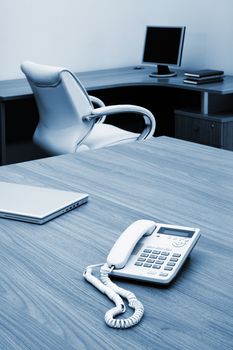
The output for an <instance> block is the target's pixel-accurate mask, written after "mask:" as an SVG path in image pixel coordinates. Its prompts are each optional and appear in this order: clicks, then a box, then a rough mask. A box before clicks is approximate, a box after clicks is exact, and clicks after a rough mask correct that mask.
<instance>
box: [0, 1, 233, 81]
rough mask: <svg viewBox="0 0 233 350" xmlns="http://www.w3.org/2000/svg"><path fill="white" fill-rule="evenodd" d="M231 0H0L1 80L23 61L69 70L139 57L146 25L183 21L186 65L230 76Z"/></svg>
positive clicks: (130, 61)
mask: <svg viewBox="0 0 233 350" xmlns="http://www.w3.org/2000/svg"><path fill="white" fill-rule="evenodd" d="M232 15H233V1H232V0H221V1H218V2H217V3H216V1H213V0H65V1H63V0H40V1H33V0H20V1H19V0H0V43H1V54H0V79H13V78H18V77H22V73H21V72H20V68H19V66H20V63H21V62H22V61H24V60H26V59H30V60H34V61H36V62H41V63H46V64H53V65H62V66H67V67H69V68H71V69H73V70H74V71H83V70H92V69H100V68H108V67H120V66H125V65H132V64H138V63H140V62H141V57H142V48H143V42H144V34H145V27H146V25H186V26H187V31H186V39H185V47H184V55H183V64H182V66H183V67H184V68H189V67H191V68H202V67H210V68H222V69H224V70H225V72H226V73H229V74H233V45H232V36H233V20H232Z"/></svg>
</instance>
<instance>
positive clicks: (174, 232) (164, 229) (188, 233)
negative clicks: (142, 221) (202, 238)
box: [158, 227, 194, 238]
mask: <svg viewBox="0 0 233 350" xmlns="http://www.w3.org/2000/svg"><path fill="white" fill-rule="evenodd" d="M158 233H160V234H164V235H171V236H180V237H187V238H191V237H192V236H193V234H194V231H189V230H178V229H175V228H169V227H160V229H159V231H158Z"/></svg>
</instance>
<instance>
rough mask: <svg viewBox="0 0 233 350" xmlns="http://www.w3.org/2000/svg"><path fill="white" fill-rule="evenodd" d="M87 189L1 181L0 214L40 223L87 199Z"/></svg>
mask: <svg viewBox="0 0 233 350" xmlns="http://www.w3.org/2000/svg"><path fill="white" fill-rule="evenodd" d="M87 200H88V195H87V194H86V193H79V192H70V191H61V190H56V189H51V188H45V187H37V186H28V185H21V184H15V183H8V182H0V217H2V218H7V219H14V220H20V221H27V222H32V223H36V224H43V223H45V222H47V221H49V220H51V219H53V218H55V217H57V216H58V215H61V214H64V213H66V212H67V211H69V210H72V209H74V208H77V207H79V206H80V205H82V204H84V203H86V202H87Z"/></svg>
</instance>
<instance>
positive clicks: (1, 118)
mask: <svg viewBox="0 0 233 350" xmlns="http://www.w3.org/2000/svg"><path fill="white" fill-rule="evenodd" d="M4 164H6V110H5V103H4V102H0V165H4Z"/></svg>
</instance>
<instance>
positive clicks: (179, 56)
mask: <svg viewBox="0 0 233 350" xmlns="http://www.w3.org/2000/svg"><path fill="white" fill-rule="evenodd" d="M148 28H164V29H165V28H169V29H173V28H174V29H181V34H180V43H179V52H178V56H177V62H176V63H171V62H163V63H160V62H157V61H145V60H144V54H145V48H146V38H147V32H148ZM185 31H186V26H152V25H149V26H147V27H146V34H145V40H144V50H143V55H142V63H146V64H157V65H160V66H175V67H180V66H181V61H182V54H183V47H184V37H185Z"/></svg>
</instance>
